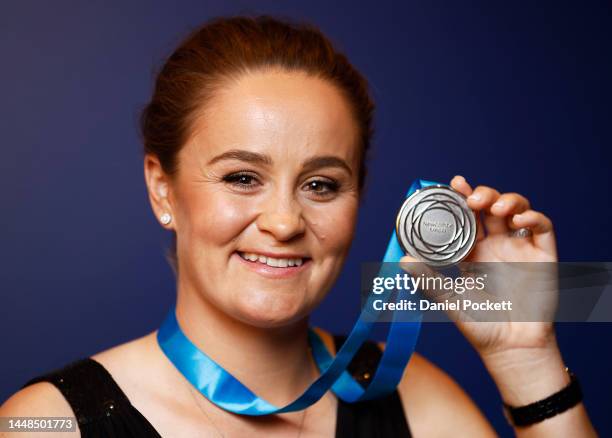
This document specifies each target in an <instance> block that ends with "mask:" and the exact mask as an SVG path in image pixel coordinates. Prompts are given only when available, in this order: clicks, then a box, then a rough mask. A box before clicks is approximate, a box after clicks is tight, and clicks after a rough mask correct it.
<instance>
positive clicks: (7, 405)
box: [0, 334, 153, 438]
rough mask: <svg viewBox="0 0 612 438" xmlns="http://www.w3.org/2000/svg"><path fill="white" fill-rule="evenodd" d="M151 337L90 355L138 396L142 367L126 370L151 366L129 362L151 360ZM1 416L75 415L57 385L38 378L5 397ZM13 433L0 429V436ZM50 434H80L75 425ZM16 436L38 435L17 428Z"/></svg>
mask: <svg viewBox="0 0 612 438" xmlns="http://www.w3.org/2000/svg"><path fill="white" fill-rule="evenodd" d="M152 338H153V335H152V334H150V335H146V336H143V337H141V338H137V339H134V340H131V341H129V342H126V343H123V344H120V345H117V346H114V347H112V348H109V349H107V350H105V351H101V352H99V353H97V354H95V355H92V356H91V358H92V359H94V360H96V361H98V362H99V363H101V364H102V365H103V366H104V367H105V368H106V369H107V370H108V371H110V373H111V375H112V376H113V378H114V379H115V380H116V381H120V382H121V384H120V386H121V387H122V389H126V390H127V392H128V393H129V394H130V395H133V396H134V397H135V398H138V395H139V394H142V391H134V387H135V386H137V385H138V379H137V378H136V376H140V375H142V374H143V373H142V371H141V372H140V373H133V375H128V373H129V372H130V371H133V370H134V368H136V369H140V370H142V369H146V370H147V371H149V370H150V368H148V367H143V366H140V367H134V366H130V365H142V364H143V363H150V362H151V361H150V360H148V359H149V357H150V356H151V354H150V353H147V352H148V351H150V350H151V348H150V344H151V343H152ZM0 417H74V412H73V410H72V408H71V406H70V404H69V403H68V401H67V400H66V399H65V398H64V395H63V394H62V393H61V391H60V390H59V389H58V388H57V387H55V386H54V385H53V384H52V383H50V382H39V383H34V384H31V385H28V386H26V387H25V388H23V389H21V390H19V391H17V392H16V393H14V394H13V395H12V396H11V397H10V398H9V399H7V400H6V401H5V402H4V403H3V404H2V405H1V406H0ZM13 435H14V434H6V433H2V432H0V438H4V437H5V436H6V437H8V436H13ZM47 435H48V434H47ZM53 435H54V436H60V437H62V436H66V437H72V438H74V437H78V436H80V433H79V431H78V428H77V431H76V432H64V433H61V434H60V433H59V432H58V433H54V434H53ZM19 436H20V437H23V438H25V437H28V436H38V435H33V434H29V433H27V432H20V433H19ZM45 436H46V435H45Z"/></svg>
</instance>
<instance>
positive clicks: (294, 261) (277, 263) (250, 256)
mask: <svg viewBox="0 0 612 438" xmlns="http://www.w3.org/2000/svg"><path fill="white" fill-rule="evenodd" d="M237 252H238V255H239V256H240V257H242V258H243V259H244V260H247V261H249V262H253V263H259V264H262V265H267V266H271V267H273V268H291V267H294V266H295V267H298V266H302V264H303V263H304V262H305V261H307V260H309V259H308V258H276V257H268V256H264V255H261V254H255V253H251V252H241V251H237Z"/></svg>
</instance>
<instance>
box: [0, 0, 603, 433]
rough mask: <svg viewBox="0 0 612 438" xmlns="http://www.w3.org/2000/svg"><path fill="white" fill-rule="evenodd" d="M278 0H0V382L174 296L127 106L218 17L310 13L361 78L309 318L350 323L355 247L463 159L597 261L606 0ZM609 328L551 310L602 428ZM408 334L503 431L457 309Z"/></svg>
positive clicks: (147, 315)
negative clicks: (373, 126)
mask: <svg viewBox="0 0 612 438" xmlns="http://www.w3.org/2000/svg"><path fill="white" fill-rule="evenodd" d="M106 3H108V2H106ZM124 3H129V4H124ZM277 3H279V2H273V1H259V2H253V1H243V2H238V1H233V2H229V1H226V0H215V1H202V0H199V1H189V2H187V1H183V2H154V4H153V5H152V4H151V2H119V1H117V2H114V5H112V6H111V5H108V4H106V5H103V4H102V2H98V4H97V5H93V2H80V1H74V2H65V1H64V2H31V1H28V2H25V1H24V2H13V4H8V3H6V2H5V3H4V4H3V5H2V6H1V7H0V55H1V60H0V96H1V106H0V132H1V133H2V139H1V144H2V154H1V158H0V178H1V183H2V185H1V191H2V197H1V199H2V203H1V205H2V207H0V208H1V213H0V230H1V231H0V232H1V233H2V239H1V242H2V251H1V253H0V279H1V284H2V303H1V306H0V309H1V314H0V332H1V333H2V338H1V341H2V360H1V363H2V368H1V370H0V371H1V373H0V399H1V400H4V399H5V398H7V397H8V396H9V395H10V394H11V393H12V392H14V391H15V390H17V388H18V387H19V386H20V385H21V384H23V383H24V382H25V381H26V380H27V379H28V378H30V377H32V376H34V375H35V374H37V373H41V372H43V371H47V370H50V369H51V368H53V367H57V366H60V365H63V364H65V363H67V362H68V361H70V360H74V359H76V358H78V357H81V356H86V355H91V354H94V353H96V352H98V351H100V350H102V349H105V348H108V347H110V346H113V345H116V344H119V343H122V342H125V341H127V340H129V339H133V338H135V337H138V336H141V335H143V334H145V333H147V332H149V331H151V330H153V329H155V327H156V326H157V325H158V324H159V322H160V320H161V318H162V317H163V315H164V314H165V312H166V310H167V308H168V307H169V306H170V305H171V303H172V302H173V299H174V278H173V275H172V272H171V270H170V268H169V267H168V266H167V264H166V262H165V260H164V258H163V248H164V247H165V246H166V245H167V243H168V240H169V239H168V235H167V234H166V233H165V232H164V231H163V230H162V229H161V228H160V227H159V225H158V224H157V222H156V220H155V218H154V217H153V215H152V213H151V211H150V207H149V205H148V200H147V197H146V193H145V185H144V178H143V171H142V157H141V152H140V149H141V145H140V143H139V139H138V132H137V128H136V127H137V122H136V120H137V115H138V111H139V109H140V108H141V107H142V105H143V104H144V103H145V102H146V100H147V98H148V96H149V93H150V90H151V84H152V78H153V71H154V68H155V67H156V66H158V65H159V64H160V62H161V60H162V59H163V56H164V55H166V54H167V53H168V52H169V51H170V50H171V49H172V48H173V47H174V46H175V45H176V44H177V42H178V41H179V40H180V39H181V37H182V36H184V35H185V34H186V33H187V32H188V30H189V29H190V28H192V27H193V26H195V25H197V24H198V23H200V22H201V21H203V20H205V19H207V18H209V17H212V16H216V15H226V14H234V13H244V12H247V13H248V12H251V13H271V14H281V15H285V16H289V17H294V18H303V19H306V20H309V21H312V22H314V23H315V24H317V25H319V26H320V27H321V28H322V30H323V31H324V32H325V33H326V34H327V35H328V36H330V37H331V38H332V39H333V40H334V41H336V42H337V43H338V45H339V47H340V48H341V49H342V50H344V51H345V52H346V53H347V54H348V56H349V58H350V59H351V60H352V61H353V62H354V64H355V65H356V66H357V67H358V68H359V69H360V70H361V71H362V72H363V73H364V74H365V75H366V76H367V77H368V79H369V80H370V81H371V85H372V88H373V90H374V94H375V98H376V101H377V104H378V109H377V137H376V141H375V143H376V146H375V150H374V151H373V154H372V161H371V166H370V180H369V182H368V184H369V188H368V190H369V191H368V196H367V198H366V199H365V202H364V205H363V209H362V211H361V216H360V223H359V228H358V233H357V235H356V239H355V242H354V246H353V248H352V252H351V255H350V258H349V260H348V261H347V265H346V267H345V270H344V271H343V274H342V277H341V278H340V280H339V282H338V284H337V287H336V288H335V290H334V292H332V293H331V294H330V296H329V298H328V299H327V301H326V302H325V304H324V305H323V307H322V308H321V309H320V310H319V311H318V312H317V314H316V316H315V318H314V322H315V323H316V324H319V325H322V326H323V327H326V328H328V329H330V330H332V331H337V332H345V331H348V330H349V329H350V327H351V325H352V322H353V321H354V318H355V316H356V314H357V310H358V306H359V299H358V290H359V263H360V262H361V261H375V260H379V259H380V257H381V256H382V252H383V250H384V247H385V245H386V243H387V239H388V237H389V233H390V232H391V228H392V225H393V219H394V215H395V213H396V209H397V208H398V207H399V204H400V202H401V198H402V195H403V193H404V192H405V190H406V188H407V187H408V185H409V183H410V182H411V181H412V180H413V179H415V178H417V177H421V178H425V179H431V180H437V181H440V182H448V181H449V180H450V178H451V177H452V176H453V175H454V174H456V173H461V174H463V175H465V176H466V177H467V178H468V180H469V181H470V182H472V183H473V184H486V185H491V186H493V187H496V188H498V189H499V190H500V191H517V192H519V193H523V194H525V195H526V196H527V197H528V198H529V199H530V200H531V202H532V205H533V206H534V208H536V209H538V210H541V211H543V212H545V213H547V214H548V215H549V216H550V217H551V218H552V219H553V221H554V223H555V227H556V231H557V234H558V239H559V250H560V256H561V259H562V260H565V261H575V260H581V261H603V260H610V256H609V248H610V247H611V246H612V238H611V235H610V217H611V214H610V212H611V207H610V202H609V198H610V196H609V189H610V175H609V171H610V151H609V149H610V146H611V140H612V134H611V130H610V126H611V125H610V120H612V111H611V102H612V86H611V78H612V64H611V58H612V7H611V6H610V3H608V2H574V4H573V5H572V6H568V5H564V4H562V3H559V2H549V3H543V2H511V3H510V2H507V3H506V5H502V4H501V3H497V4H496V5H493V4H492V2H488V1H482V2H454V1H448V2H421V3H420V4H411V5H401V6H400V5H398V4H396V3H398V2H392V1H376V2H370V4H368V5H365V4H364V5H362V6H359V5H356V4H355V2H349V1H343V2H328V1H319V0H317V1H309V2H298V1H291V2H283V4H282V5H280V4H277ZM586 3H588V4H586ZM254 4H257V7H255V6H253V5H254ZM459 5H461V6H459ZM347 303H348V304H347ZM345 306H347V307H345ZM611 327H612V326H611V325H610V324H588V325H587V324H561V325H559V327H558V337H559V342H560V344H561V347H562V352H563V354H564V358H565V360H566V362H567V364H568V365H569V366H570V367H571V368H572V369H573V370H574V371H575V372H576V373H577V375H578V376H579V377H580V379H581V382H582V385H583V388H584V392H585V394H586V405H587V407H588V409H589V411H590V414H591V416H592V418H593V421H594V422H595V425H596V426H597V427H598V428H599V431H600V433H601V435H602V436H609V435H612V425H611V424H610V423H611V422H610V419H609V408H610V405H611V403H610V400H611V398H612V396H611V394H612V385H611V383H610V370H611V369H612V356H611V355H610V341H611V339H612V336H611V333H612V332H611ZM418 350H419V351H421V352H422V353H423V354H425V355H426V356H428V357H429V358H430V359H431V360H433V361H434V362H435V363H437V364H439V365H440V366H441V367H443V368H444V369H445V370H446V371H448V372H449V373H450V374H451V375H452V376H454V377H455V378H456V379H457V380H458V381H459V382H460V383H461V384H462V385H463V386H464V388H466V390H467V391H468V392H469V393H470V394H471V396H472V397H473V398H474V399H475V400H476V402H477V403H478V404H479V405H480V406H481V408H482V409H483V410H484V411H485V413H486V415H487V416H488V417H489V419H490V420H491V421H492V422H493V424H494V426H495V427H496V428H497V430H498V431H499V432H500V433H501V434H503V435H509V434H510V429H509V428H508V427H507V426H506V424H505V420H504V418H503V416H502V414H501V408H500V400H499V396H498V394H497V392H496V389H495V387H494V386H493V384H492V382H491V380H490V379H489V377H488V376H487V374H486V372H485V371H484V369H483V367H482V365H481V364H480V362H479V360H478V358H477V356H476V355H475V353H474V352H473V350H471V348H470V347H469V345H468V344H467V343H466V341H464V340H463V338H462V337H461V336H460V334H459V333H458V332H457V330H456V329H455V328H454V326H452V325H449V324H438V325H427V326H425V327H424V328H423V333H422V336H421V338H420V341H419V346H418Z"/></svg>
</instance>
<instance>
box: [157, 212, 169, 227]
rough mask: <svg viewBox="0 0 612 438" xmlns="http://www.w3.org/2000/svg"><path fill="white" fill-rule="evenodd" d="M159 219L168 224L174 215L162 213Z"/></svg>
mask: <svg viewBox="0 0 612 438" xmlns="http://www.w3.org/2000/svg"><path fill="white" fill-rule="evenodd" d="M159 220H160V221H161V223H162V224H164V225H168V224H169V223H170V221H171V220H172V216H170V213H164V214H162V215H161V217H160V218H159Z"/></svg>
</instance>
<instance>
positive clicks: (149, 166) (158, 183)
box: [144, 154, 175, 230]
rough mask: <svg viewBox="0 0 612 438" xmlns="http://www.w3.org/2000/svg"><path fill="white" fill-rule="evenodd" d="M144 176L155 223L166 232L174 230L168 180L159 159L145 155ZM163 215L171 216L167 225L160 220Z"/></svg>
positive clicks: (173, 215) (173, 216) (151, 155)
mask: <svg viewBox="0 0 612 438" xmlns="http://www.w3.org/2000/svg"><path fill="white" fill-rule="evenodd" d="M144 175H145V183H146V185H147V191H148V193H149V202H150V203H151V208H152V209H153V213H154V214H155V217H156V218H157V221H158V222H159V223H160V225H161V226H162V227H164V228H166V229H168V230H171V229H174V219H175V214H174V212H173V209H172V202H171V198H172V196H171V195H172V193H171V190H170V188H171V186H170V179H169V178H168V176H167V175H166V173H165V172H164V170H163V169H162V166H161V163H160V162H159V159H158V158H157V157H156V156H155V155H153V154H145V158H144ZM164 213H169V214H170V215H171V216H172V221H170V223H168V224H163V223H162V222H161V220H160V218H161V216H162V215H163V214H164Z"/></svg>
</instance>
